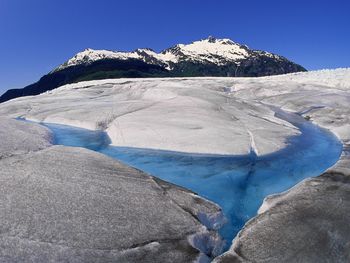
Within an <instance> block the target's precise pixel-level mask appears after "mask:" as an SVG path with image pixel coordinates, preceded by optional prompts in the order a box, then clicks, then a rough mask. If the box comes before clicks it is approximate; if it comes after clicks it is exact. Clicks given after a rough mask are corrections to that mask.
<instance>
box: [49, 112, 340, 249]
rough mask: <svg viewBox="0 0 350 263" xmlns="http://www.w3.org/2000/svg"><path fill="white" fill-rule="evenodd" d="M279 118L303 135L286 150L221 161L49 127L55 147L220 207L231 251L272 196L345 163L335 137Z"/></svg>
mask: <svg viewBox="0 0 350 263" xmlns="http://www.w3.org/2000/svg"><path fill="white" fill-rule="evenodd" d="M277 116H278V117H280V118H282V119H285V120H287V121H288V122H290V123H292V124H293V125H294V126H296V127H297V128H298V129H299V130H300V131H301V134H300V135H298V136H293V137H290V138H289V139H288V145H287V147H286V148H284V149H282V150H280V151H277V152H275V153H273V154H268V155H264V156H257V155H256V154H255V153H254V152H251V153H250V154H249V155H244V156H220V155H204V154H203V155H202V154H188V153H179V152H171V151H161V150H150V149H138V148H128V147H115V146H111V145H110V140H109V137H108V135H107V134H106V133H105V132H103V131H91V130H86V129H81V128H76V127H72V126H66V125H58V124H48V123H43V125H45V126H46V127H48V128H49V129H50V130H52V132H53V134H54V143H55V144H58V145H65V146H77V147H84V148H87V149H91V150H94V151H97V152H100V153H103V154H105V155H108V156H110V157H112V158H115V159H117V160H120V161H122V162H124V163H125V164H128V165H130V166H132V167H135V168H138V169H140V170H142V171H145V172H147V173H149V174H152V175H153V176H156V177H159V178H161V179H163V180H165V181H168V182H171V183H174V184H176V185H180V186H182V187H185V188H187V189H190V190H192V191H194V192H196V193H197V194H199V195H200V196H202V197H205V198H207V199H209V200H211V201H213V202H215V203H217V204H219V205H220V206H221V207H222V209H223V212H224V215H225V216H226V218H227V223H226V224H225V225H224V226H223V227H222V228H221V229H220V234H221V236H222V237H223V238H224V239H225V240H226V241H227V243H226V244H227V245H226V248H228V246H229V245H230V244H231V241H232V239H233V238H234V236H236V234H237V233H238V231H239V230H240V229H241V228H242V227H243V226H244V224H245V222H247V221H248V220H249V219H250V218H252V217H253V216H255V215H256V214H257V211H258V209H259V207H260V205H261V204H262V202H263V199H264V198H265V197H266V196H267V195H270V194H274V193H279V192H282V191H285V190H287V189H289V188H291V187H292V186H294V185H295V184H297V183H298V182H300V181H301V180H303V179H305V178H307V177H312V176H317V175H320V174H321V173H322V172H324V171H325V170H326V169H327V168H329V167H330V166H332V165H333V164H334V163H336V161H337V160H338V159H339V157H340V154H341V151H342V144H341V143H340V141H339V140H338V139H337V138H336V137H335V136H334V135H333V134H332V133H330V132H329V131H327V130H325V129H322V128H320V127H318V126H316V125H314V124H312V123H311V122H308V121H305V120H304V119H303V118H302V117H300V116H298V115H295V114H291V113H285V112H282V111H279V113H278V114H277ZM218 136H220V135H219V134H218Z"/></svg>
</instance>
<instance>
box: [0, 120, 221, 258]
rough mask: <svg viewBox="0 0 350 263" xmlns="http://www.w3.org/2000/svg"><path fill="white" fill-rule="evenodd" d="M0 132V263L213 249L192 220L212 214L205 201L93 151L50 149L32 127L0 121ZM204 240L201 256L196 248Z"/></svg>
mask: <svg viewBox="0 0 350 263" xmlns="http://www.w3.org/2000/svg"><path fill="white" fill-rule="evenodd" d="M18 129H21V130H22V132H21V134H20V137H16V135H17V132H18V131H17V130H18ZM0 130H1V131H2V133H1V141H7V142H8V143H9V144H10V146H12V147H13V149H12V150H13V151H14V152H15V153H16V155H11V154H9V152H10V151H9V148H10V146H8V145H5V147H2V146H0V152H1V154H2V156H3V158H2V159H0V180H1V191H0V203H1V206H0V221H1V233H2V235H1V238H0V247H1V250H0V261H2V262H141V261H142V262H174V259H176V260H177V261H179V262H192V261H195V260H197V259H199V258H201V260H209V257H210V256H215V255H217V254H215V253H220V248H221V241H220V238H219V237H218V236H217V234H216V232H215V231H214V230H210V229H209V230H208V228H206V227H205V226H203V225H202V224H201V223H200V222H199V219H198V215H201V214H202V213H203V214H206V215H208V216H209V217H210V216H217V215H219V214H220V209H219V208H218V207H217V206H216V205H214V204H213V203H210V202H208V201H206V200H204V199H202V198H200V197H198V196H196V195H194V194H193V193H191V192H189V191H187V190H184V189H181V188H179V187H176V186H174V185H171V184H168V183H166V182H163V181H161V180H159V179H156V180H155V179H154V178H153V177H151V176H150V175H147V174H145V173H143V172H140V171H138V170H136V169H133V168H130V167H127V166H125V165H123V164H121V163H119V162H117V161H115V160H113V159H110V158H107V157H105V156H103V155H101V154H98V153H95V152H92V151H88V150H85V149H80V148H69V147H63V146H50V142H49V140H45V138H44V137H45V136H47V135H49V133H48V131H47V130H46V129H45V128H41V127H40V126H38V125H35V124H31V123H22V122H20V121H16V120H8V119H4V118H3V119H1V122H0ZM43 135H44V137H42V136H43ZM15 137H16V139H17V140H18V141H21V138H25V141H26V143H25V144H24V146H23V147H22V148H23V149H20V148H21V146H22V145H23V144H18V145H17V144H16V143H13V142H14V140H13V139H14V138H15ZM40 138H43V139H40ZM37 140H38V141H37ZM4 153H5V154H4ZM208 227H209V228H210V226H208ZM200 237H205V238H202V239H200ZM198 238H199V239H200V242H194V240H196V239H198ZM206 244H207V245H208V246H209V247H208V246H207V247H206V250H205V251H204V250H203V253H202V252H200V251H199V249H201V247H200V246H196V245H202V246H205V245H206ZM195 247H198V248H199V249H197V248H195Z"/></svg>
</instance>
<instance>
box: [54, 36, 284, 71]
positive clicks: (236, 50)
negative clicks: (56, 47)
mask: <svg viewBox="0 0 350 263" xmlns="http://www.w3.org/2000/svg"><path fill="white" fill-rule="evenodd" d="M257 55H265V56H268V57H271V58H274V59H280V58H281V57H280V56H278V55H274V54H271V53H269V52H265V51H254V50H251V49H249V48H248V47H247V46H245V45H241V44H238V43H236V42H233V41H232V40H230V39H227V38H224V39H216V38H213V37H209V38H207V39H202V40H199V41H195V42H192V43H190V44H178V45H175V46H173V47H171V48H168V49H165V50H163V51H162V52H160V53H157V52H155V51H154V50H152V49H149V48H142V49H136V50H134V51H132V52H123V51H109V50H94V49H91V48H88V49H85V50H84V51H82V52H79V53H78V54H76V55H75V56H74V57H72V58H71V59H69V60H68V61H67V62H65V63H63V64H62V65H60V66H59V67H58V68H56V69H55V70H54V71H59V70H62V69H65V68H68V67H71V66H76V65H80V64H83V65H88V64H91V63H92V62H95V61H98V60H103V59H119V60H127V59H138V60H142V61H144V62H146V63H150V64H155V65H161V66H164V67H165V68H166V69H168V70H171V69H172V67H173V64H176V63H179V62H181V61H192V62H201V63H203V62H204V63H213V64H216V65H225V64H228V63H236V64H239V63H240V60H243V59H247V58H249V57H253V56H257Z"/></svg>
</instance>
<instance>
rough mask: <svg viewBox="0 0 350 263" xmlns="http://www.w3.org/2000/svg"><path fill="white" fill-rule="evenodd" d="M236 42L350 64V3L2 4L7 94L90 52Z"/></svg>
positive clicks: (0, 84) (0, 76)
mask: <svg viewBox="0 0 350 263" xmlns="http://www.w3.org/2000/svg"><path fill="white" fill-rule="evenodd" d="M209 35H213V36H215V37H219V38H220V37H226V38H231V39H232V40H234V41H236V42H240V43H242V44H247V45H248V46H249V47H251V48H254V49H262V50H267V51H270V52H275V53H277V54H281V55H283V56H285V57H287V58H289V59H291V60H293V61H295V62H297V63H299V64H301V65H303V66H305V67H306V68H307V69H321V68H336V67H350V1H349V0H328V1H325V0H293V1H291V0H250V1H249V0H247V1H246V0H177V1H174V0H173V1H170V0H147V1H146V0H143V1H141V0H127V1H122V0H95V1H93V0H0V94H1V93H2V92H4V91H5V90H6V89H9V88H16V87H19V88H20V87H23V86H25V85H27V84H30V83H32V82H34V81H36V80H38V79H39V77H41V76H42V75H43V74H45V73H47V72H49V71H50V70H51V69H53V68H54V67H56V66H58V65H59V64H61V63H63V62H64V61H65V60H67V59H69V58H70V57H72V56H73V55H74V54H75V53H77V52H79V51H81V50H83V49H85V48H87V47H90V48H95V49H111V50H133V49H135V48H137V47H150V48H153V49H155V50H157V51H159V50H162V49H164V48H167V47H169V46H172V45H174V44H177V43H188V42H192V41H193V40H198V39H201V38H206V37H207V36H209Z"/></svg>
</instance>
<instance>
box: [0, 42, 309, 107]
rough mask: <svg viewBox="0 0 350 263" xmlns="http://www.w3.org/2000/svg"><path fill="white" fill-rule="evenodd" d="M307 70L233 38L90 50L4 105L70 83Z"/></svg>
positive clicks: (9, 93)
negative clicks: (157, 48)
mask: <svg viewBox="0 0 350 263" xmlns="http://www.w3.org/2000/svg"><path fill="white" fill-rule="evenodd" d="M298 71H305V69H304V68H303V67H302V66H300V65H298V64H295V63H293V62H291V61H289V60H288V59H286V58H284V57H282V56H279V55H275V54H272V53H269V52H266V51H259V50H252V49H249V48H248V47H247V46H245V45H241V44H238V43H235V42H233V41H232V40H230V39H216V38H214V37H209V38H207V39H203V40H199V41H195V42H193V43H190V44H178V45H175V46H173V47H171V48H168V49H165V50H163V51H161V52H159V53H157V52H155V51H154V50H152V49H149V48H142V49H136V50H134V51H130V52H121V51H109V50H94V49H90V48H89V49H85V50H84V51H82V52H79V53H78V54H76V55H75V56H74V57H72V58H71V59H69V60H68V61H66V62H65V63H63V64H62V65H60V66H59V67H57V68H55V69H54V70H52V71H51V72H50V73H48V74H47V75H45V76H43V77H42V78H41V79H40V80H39V81H38V82H36V83H34V84H31V85H29V86H27V87H25V88H23V89H15V90H9V91H7V92H6V93H5V94H3V95H2V96H1V97H0V103H1V102H4V101H7V100H10V99H13V98H16V97H22V96H28V95H37V94H40V93H43V92H45V91H48V90H52V89H55V88H57V87H59V86H62V85H64V84H68V83H73V82H79V81H85V80H96V79H107V78H135V77H137V78H143V77H197V76H218V77H220V76H221V77H226V76H230V77H258V76H268V75H277V74H285V73H291V72H298Z"/></svg>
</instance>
